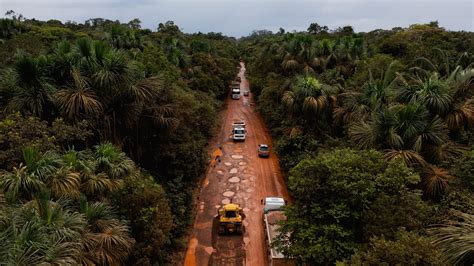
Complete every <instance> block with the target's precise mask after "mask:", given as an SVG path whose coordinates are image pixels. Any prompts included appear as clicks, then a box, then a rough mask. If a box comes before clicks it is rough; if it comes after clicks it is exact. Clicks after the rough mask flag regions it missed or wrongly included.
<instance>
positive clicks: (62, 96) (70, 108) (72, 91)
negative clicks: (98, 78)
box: [55, 68, 103, 121]
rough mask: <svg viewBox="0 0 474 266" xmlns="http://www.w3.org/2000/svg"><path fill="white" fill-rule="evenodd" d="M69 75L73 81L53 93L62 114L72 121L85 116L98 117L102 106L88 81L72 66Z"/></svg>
mask: <svg viewBox="0 0 474 266" xmlns="http://www.w3.org/2000/svg"><path fill="white" fill-rule="evenodd" d="M71 75H72V79H73V83H72V84H71V85H69V86H67V87H65V88H63V89H61V90H59V91H57V92H56V93H55V98H56V103H57V105H58V107H59V110H60V111H61V113H62V115H63V116H64V117H66V118H68V119H70V120H72V121H77V120H79V119H81V118H86V117H90V118H98V117H99V114H101V113H102V112H103V106H102V103H101V102H100V101H99V99H98V97H97V96H96V94H95V92H94V91H93V90H92V89H91V88H90V86H89V82H88V81H87V79H86V78H84V77H83V76H81V73H80V72H79V70H78V69H77V68H73V70H72V73H71Z"/></svg>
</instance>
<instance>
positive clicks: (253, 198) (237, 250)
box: [184, 63, 288, 266]
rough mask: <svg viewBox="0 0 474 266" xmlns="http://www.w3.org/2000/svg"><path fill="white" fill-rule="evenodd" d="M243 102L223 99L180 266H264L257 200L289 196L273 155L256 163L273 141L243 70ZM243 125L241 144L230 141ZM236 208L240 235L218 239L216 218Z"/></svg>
mask: <svg viewBox="0 0 474 266" xmlns="http://www.w3.org/2000/svg"><path fill="white" fill-rule="evenodd" d="M239 76H240V77H241V80H242V82H241V83H240V89H241V97H240V99H239V100H232V99H230V97H229V98H228V99H227V108H226V110H225V111H224V119H223V124H222V126H221V130H220V132H219V134H218V135H217V136H216V138H217V139H215V140H213V141H211V143H215V144H214V145H215V150H214V151H213V152H212V154H211V156H212V158H211V163H210V165H209V169H208V171H207V174H206V177H205V180H204V182H203V186H202V190H201V191H200V193H199V198H198V213H197V216H196V220H195V222H194V228H193V232H192V236H191V239H190V241H189V244H188V250H187V252H186V256H185V260H184V265H186V266H191V265H198V266H201V265H248V266H254V265H267V257H266V254H267V253H266V252H267V250H266V246H265V235H264V229H263V222H262V215H263V214H262V213H263V212H262V207H263V206H262V205H261V203H260V200H261V199H263V198H264V197H267V196H279V197H284V198H286V199H288V191H287V189H286V185H285V183H284V181H283V177H282V175H281V172H280V168H279V164H278V159H277V158H276V156H275V154H274V153H273V152H271V153H270V157H269V158H259V157H258V154H257V146H258V144H261V143H265V144H268V145H269V146H270V148H272V141H271V138H270V135H269V133H268V130H267V128H266V127H265V125H264V123H263V120H262V119H261V117H260V116H259V115H258V113H257V112H255V110H254V108H253V104H252V98H251V97H252V94H250V95H249V96H244V95H243V91H244V90H246V89H249V83H248V81H247V79H246V78H245V65H244V64H243V63H241V68H240V72H239ZM240 120H243V121H245V123H246V129H247V136H246V140H245V141H244V142H235V143H234V142H233V141H232V139H231V138H230V133H231V130H232V123H233V122H234V121H240ZM229 202H233V203H238V204H240V206H241V207H242V208H243V211H244V214H245V219H244V221H243V224H244V233H243V235H241V236H239V235H231V236H228V235H218V234H217V228H216V222H215V218H214V217H215V216H216V215H217V210H218V208H219V207H220V206H221V205H222V204H226V203H229Z"/></svg>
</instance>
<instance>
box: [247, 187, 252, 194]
mask: <svg viewBox="0 0 474 266" xmlns="http://www.w3.org/2000/svg"><path fill="white" fill-rule="evenodd" d="M252 191H253V188H248V189H247V190H245V192H247V193H250V192H252Z"/></svg>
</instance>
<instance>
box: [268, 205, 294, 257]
mask: <svg viewBox="0 0 474 266" xmlns="http://www.w3.org/2000/svg"><path fill="white" fill-rule="evenodd" d="M262 203H263V222H264V225H265V236H266V237H265V239H266V244H267V249H268V265H270V266H294V265H296V262H295V260H294V259H292V258H285V256H284V255H283V253H281V252H279V251H277V250H276V249H275V248H273V247H272V243H273V241H274V240H275V238H276V237H277V236H278V228H279V225H278V222H279V221H283V220H286V216H285V213H284V212H283V211H282V210H280V208H281V207H283V206H285V204H286V202H285V200H284V199H283V198H278V197H266V198H265V199H264V200H262Z"/></svg>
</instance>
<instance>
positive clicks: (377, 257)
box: [347, 230, 443, 265]
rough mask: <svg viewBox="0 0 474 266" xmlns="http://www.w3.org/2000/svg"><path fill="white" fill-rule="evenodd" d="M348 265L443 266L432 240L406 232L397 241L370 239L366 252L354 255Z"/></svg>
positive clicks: (382, 238) (398, 233)
mask: <svg viewBox="0 0 474 266" xmlns="http://www.w3.org/2000/svg"><path fill="white" fill-rule="evenodd" d="M347 264H348V265H443V263H442V260H441V256H440V252H439V250H438V249H436V248H434V246H433V244H432V243H431V241H430V239H429V238H427V237H423V236H420V235H418V234H416V233H413V232H407V231H404V230H401V231H398V232H397V237H396V239H395V240H387V239H385V238H384V237H383V236H380V237H374V238H371V239H370V242H369V247H368V248H367V249H366V250H360V251H357V252H356V253H355V254H354V255H352V257H351V259H350V261H348V262H347Z"/></svg>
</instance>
